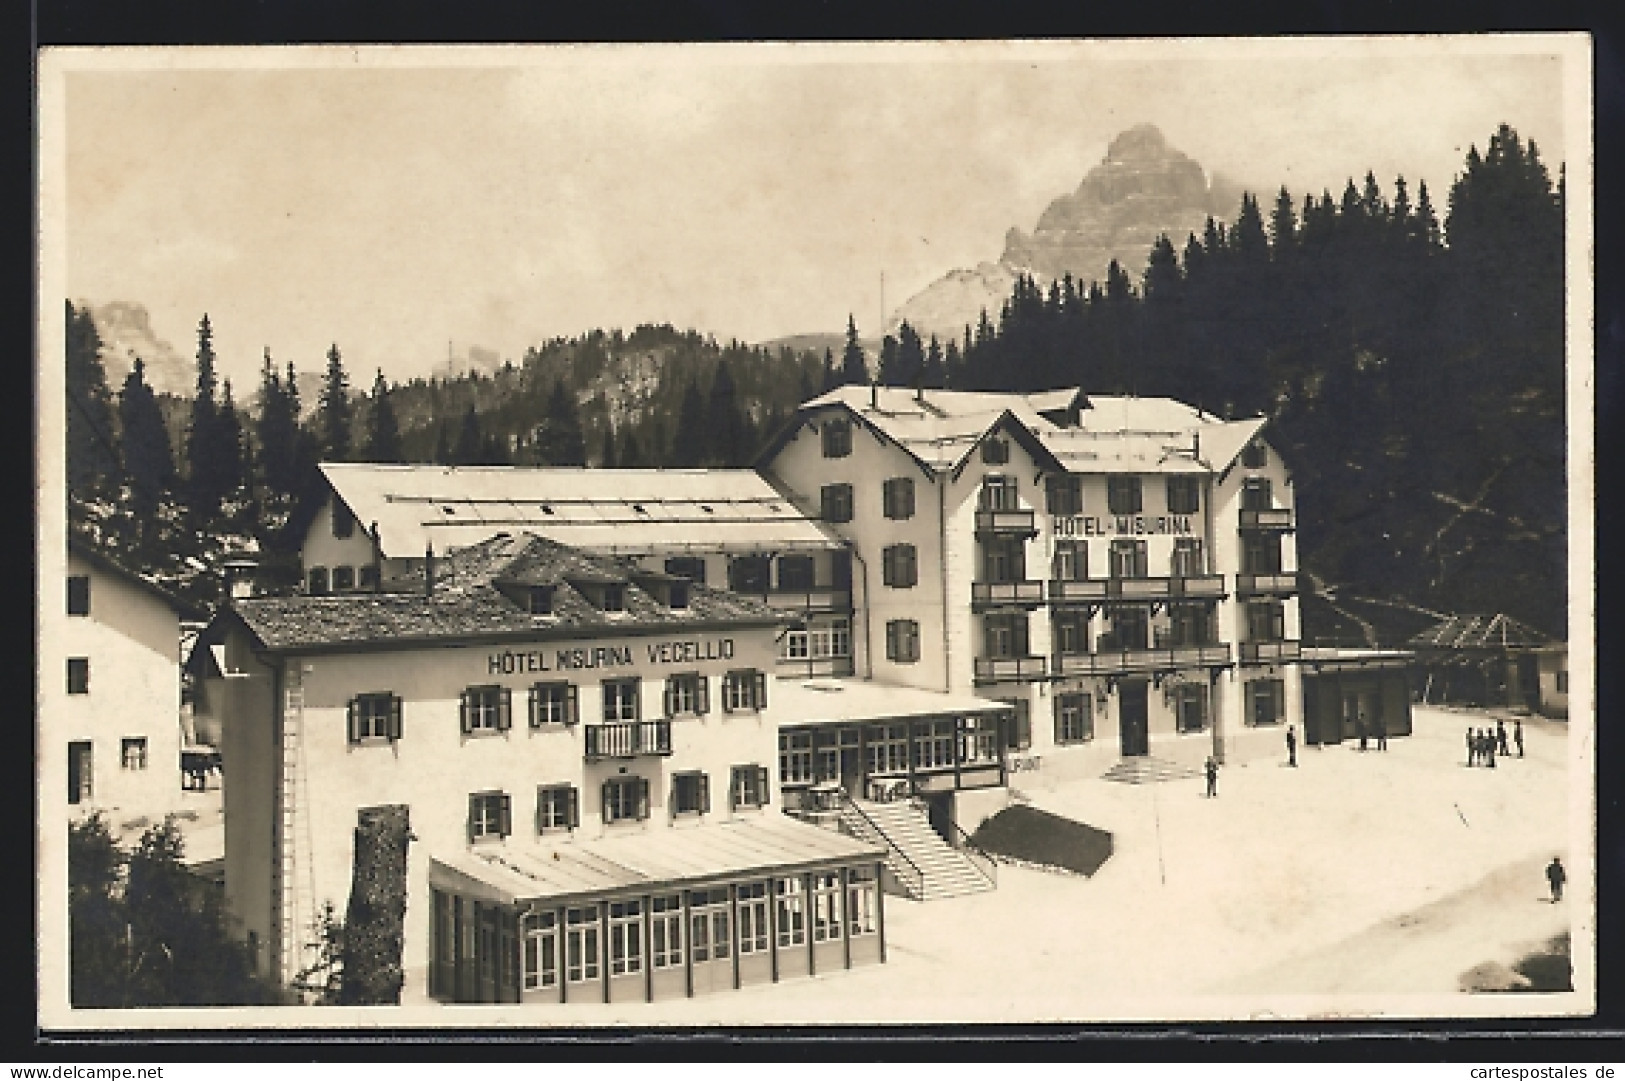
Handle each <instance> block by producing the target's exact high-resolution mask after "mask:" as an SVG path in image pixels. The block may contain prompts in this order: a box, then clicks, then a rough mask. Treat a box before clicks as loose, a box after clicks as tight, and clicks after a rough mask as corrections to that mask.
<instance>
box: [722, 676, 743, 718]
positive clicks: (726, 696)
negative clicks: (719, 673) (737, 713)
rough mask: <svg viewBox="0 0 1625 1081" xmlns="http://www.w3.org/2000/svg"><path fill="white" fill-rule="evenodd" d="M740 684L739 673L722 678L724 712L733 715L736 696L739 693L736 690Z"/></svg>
mask: <svg viewBox="0 0 1625 1081" xmlns="http://www.w3.org/2000/svg"><path fill="white" fill-rule="evenodd" d="M738 683H739V676H738V674H737V673H734V672H729V673H728V674H727V675H725V676H723V677H722V712H724V713H732V712H733V711H734V696H735V695H737V694H738V693H739V692H738V691H737V690H736V689H735V688H736V686H737V685H738Z"/></svg>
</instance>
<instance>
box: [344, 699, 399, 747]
mask: <svg viewBox="0 0 1625 1081" xmlns="http://www.w3.org/2000/svg"><path fill="white" fill-rule="evenodd" d="M348 720H349V724H348V729H349V736H350V742H351V743H361V742H364V741H366V740H396V739H400V738H401V700H400V699H399V698H398V697H396V696H395V695H393V694H390V693H389V692H387V691H385V692H382V693H379V694H358V695H356V696H355V697H354V698H352V699H350V708H349V717H348Z"/></svg>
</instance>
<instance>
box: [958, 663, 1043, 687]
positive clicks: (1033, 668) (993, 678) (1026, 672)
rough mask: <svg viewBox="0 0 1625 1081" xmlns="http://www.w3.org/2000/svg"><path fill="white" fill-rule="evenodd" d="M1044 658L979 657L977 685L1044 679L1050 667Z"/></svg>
mask: <svg viewBox="0 0 1625 1081" xmlns="http://www.w3.org/2000/svg"><path fill="white" fill-rule="evenodd" d="M1046 660H1047V658H1044V657H977V658H976V682H977V683H1022V682H1030V681H1032V680H1035V679H1043V678H1044V676H1045V675H1046V674H1047V669H1048V665H1047V664H1046V663H1045V662H1046Z"/></svg>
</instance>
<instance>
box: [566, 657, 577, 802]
mask: <svg viewBox="0 0 1625 1081" xmlns="http://www.w3.org/2000/svg"><path fill="white" fill-rule="evenodd" d="M580 719H581V713H580V707H579V706H578V704H577V702H576V685H575V684H574V683H566V684H565V685H564V723H565V724H575V723H576V721H578V720H580ZM571 791H572V792H574V789H572V790H571ZM571 798H574V796H572V797H571Z"/></svg>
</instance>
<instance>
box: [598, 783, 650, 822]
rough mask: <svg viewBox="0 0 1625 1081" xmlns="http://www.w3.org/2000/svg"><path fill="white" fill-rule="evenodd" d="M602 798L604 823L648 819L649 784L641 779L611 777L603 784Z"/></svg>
mask: <svg viewBox="0 0 1625 1081" xmlns="http://www.w3.org/2000/svg"><path fill="white" fill-rule="evenodd" d="M603 796H604V821H605V822H606V823H608V822H641V821H643V820H644V819H645V818H648V817H649V782H648V781H647V780H645V779H644V778H642V777H611V778H610V779H609V780H607V781H605V782H604V792H603Z"/></svg>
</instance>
